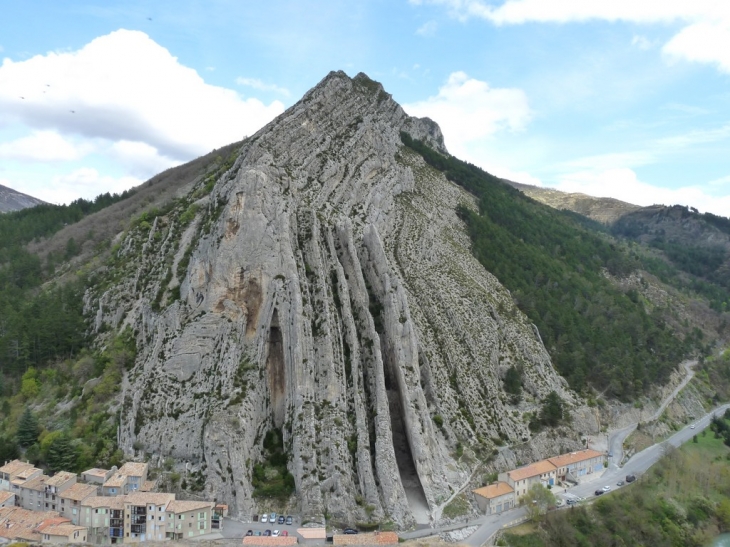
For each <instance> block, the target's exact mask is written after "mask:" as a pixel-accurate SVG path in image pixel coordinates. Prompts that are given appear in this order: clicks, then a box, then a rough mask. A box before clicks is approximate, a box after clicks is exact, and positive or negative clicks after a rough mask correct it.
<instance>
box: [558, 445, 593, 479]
mask: <svg viewBox="0 0 730 547" xmlns="http://www.w3.org/2000/svg"><path fill="white" fill-rule="evenodd" d="M605 459H606V458H605V454H604V453H603V452H598V451H597V450H591V449H585V450H578V451H577V452H569V453H567V454H561V455H560V456H555V457H554V458H548V460H547V461H549V462H550V463H552V464H553V465H554V466H555V467H556V468H557V477H558V479H559V480H561V481H564V480H572V481H577V480H578V478H579V477H583V476H585V475H589V474H591V473H596V472H600V471H603V469H604V466H603V462H604V461H605Z"/></svg>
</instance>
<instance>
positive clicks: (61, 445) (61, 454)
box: [46, 433, 76, 473]
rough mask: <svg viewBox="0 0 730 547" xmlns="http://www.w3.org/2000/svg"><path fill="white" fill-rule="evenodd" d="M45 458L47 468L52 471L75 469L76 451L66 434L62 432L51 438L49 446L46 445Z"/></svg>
mask: <svg viewBox="0 0 730 547" xmlns="http://www.w3.org/2000/svg"><path fill="white" fill-rule="evenodd" d="M46 460H47V462H48V468H49V469H50V470H51V471H53V472H54V473H58V472H59V471H72V470H75V469H76V453H75V452H74V449H73V446H72V445H71V439H69V437H68V435H66V434H65V433H64V434H63V435H59V436H58V437H56V438H55V439H53V442H52V443H51V446H49V447H48V454H47V456H46Z"/></svg>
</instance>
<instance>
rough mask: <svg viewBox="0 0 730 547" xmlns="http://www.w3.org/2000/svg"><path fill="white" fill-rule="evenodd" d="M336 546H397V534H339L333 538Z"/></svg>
mask: <svg viewBox="0 0 730 547" xmlns="http://www.w3.org/2000/svg"><path fill="white" fill-rule="evenodd" d="M332 543H333V544H334V545H396V544H397V543H398V534H396V533H395V532H372V533H367V534H337V535H335V536H333V537H332Z"/></svg>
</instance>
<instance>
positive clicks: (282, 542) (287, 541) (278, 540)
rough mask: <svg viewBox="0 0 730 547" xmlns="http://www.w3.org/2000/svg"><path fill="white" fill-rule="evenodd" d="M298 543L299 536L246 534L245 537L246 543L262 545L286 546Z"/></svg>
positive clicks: (265, 546)
mask: <svg viewBox="0 0 730 547" xmlns="http://www.w3.org/2000/svg"><path fill="white" fill-rule="evenodd" d="M297 543H298V541H297V538H296V537H294V536H278V537H273V536H246V537H245V538H243V544H244V545H261V546H262V547H285V546H286V545H296V544H297Z"/></svg>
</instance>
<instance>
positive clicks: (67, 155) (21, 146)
mask: <svg viewBox="0 0 730 547" xmlns="http://www.w3.org/2000/svg"><path fill="white" fill-rule="evenodd" d="M93 149H94V145H93V144H92V143H90V142H86V143H81V144H75V143H73V142H71V141H70V140H68V139H65V138H63V137H62V136H61V135H59V134H58V133H57V132H55V131H34V132H33V133H32V134H31V135H29V136H27V137H21V138H19V139H16V140H14V141H10V142H4V143H0V158H4V159H12V160H21V161H44V162H45V161H54V162H55V161H72V160H78V159H80V158H82V157H84V156H85V155H86V154H88V153H90V152H91V151H92V150H93Z"/></svg>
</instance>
